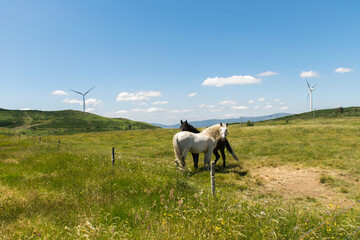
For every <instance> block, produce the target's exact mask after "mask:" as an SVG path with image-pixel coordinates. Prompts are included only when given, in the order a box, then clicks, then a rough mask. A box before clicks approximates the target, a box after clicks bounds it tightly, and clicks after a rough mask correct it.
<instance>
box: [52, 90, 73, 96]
mask: <svg viewBox="0 0 360 240" xmlns="http://www.w3.org/2000/svg"><path fill="white" fill-rule="evenodd" d="M51 94H52V95H60V96H62V95H69V94H68V93H67V92H65V91H63V90H55V91H53V92H52V93H51Z"/></svg>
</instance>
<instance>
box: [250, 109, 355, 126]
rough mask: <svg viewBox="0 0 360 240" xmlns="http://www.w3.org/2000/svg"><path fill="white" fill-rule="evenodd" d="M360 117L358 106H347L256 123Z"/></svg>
mask: <svg viewBox="0 0 360 240" xmlns="http://www.w3.org/2000/svg"><path fill="white" fill-rule="evenodd" d="M356 117H360V107H348V108H342V107H339V108H332V109H323V110H316V111H315V112H314V111H312V112H305V113H300V114H294V115H289V116H286V117H281V118H277V119H273V120H267V121H263V122H258V123H256V125H272V124H274V125H277V124H291V123H298V122H304V123H305V122H313V121H314V120H315V121H326V120H330V119H339V120H346V119H349V118H356Z"/></svg>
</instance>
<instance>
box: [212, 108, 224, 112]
mask: <svg viewBox="0 0 360 240" xmlns="http://www.w3.org/2000/svg"><path fill="white" fill-rule="evenodd" d="M222 111H223V110H222V109H221V108H219V109H211V110H210V112H222Z"/></svg>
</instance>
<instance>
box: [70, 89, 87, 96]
mask: <svg viewBox="0 0 360 240" xmlns="http://www.w3.org/2000/svg"><path fill="white" fill-rule="evenodd" d="M70 90H71V91H73V92H76V93H78V94H80V95H84V94H82V93H81V92H78V91H75V90H72V89H70Z"/></svg>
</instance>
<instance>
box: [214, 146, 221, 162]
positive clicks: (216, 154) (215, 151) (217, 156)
mask: <svg viewBox="0 0 360 240" xmlns="http://www.w3.org/2000/svg"><path fill="white" fill-rule="evenodd" d="M214 155H215V157H216V158H215V164H216V163H217V161H218V160H219V158H220V154H219V152H218V149H216V148H215V149H214Z"/></svg>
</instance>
